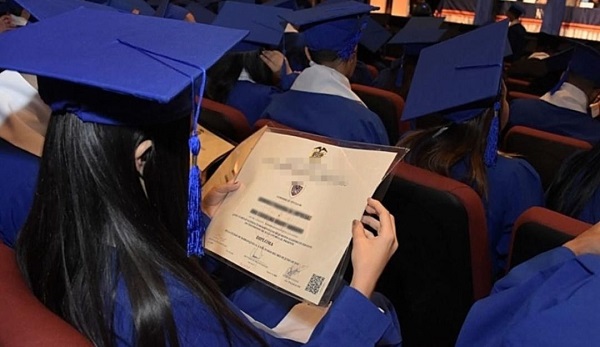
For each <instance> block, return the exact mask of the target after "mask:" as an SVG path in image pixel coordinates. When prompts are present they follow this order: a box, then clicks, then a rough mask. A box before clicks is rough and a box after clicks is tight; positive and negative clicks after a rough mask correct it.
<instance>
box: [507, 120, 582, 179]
mask: <svg viewBox="0 0 600 347" xmlns="http://www.w3.org/2000/svg"><path fill="white" fill-rule="evenodd" d="M591 148H592V145H591V144H590V143H589V142H585V141H582V140H579V139H575V138H572V137H567V136H562V135H557V134H552V133H549V132H546V131H541V130H537V129H533V128H529V127H524V126H515V127H512V128H510V130H509V131H508V132H507V133H506V135H505V137H504V141H503V145H502V150H503V151H505V152H507V153H513V154H517V155H521V156H523V158H524V159H525V160H527V161H528V162H529V164H531V166H533V167H534V168H535V170H536V171H537V172H538V174H539V175H540V179H541V180H542V186H543V187H544V189H547V188H548V187H549V186H550V183H551V182H552V180H553V179H554V176H555V175H556V173H557V172H558V170H559V169H560V166H561V165H562V163H563V162H564V161H565V159H567V158H568V157H569V156H570V155H572V154H573V153H575V152H576V151H579V150H589V149H591Z"/></svg>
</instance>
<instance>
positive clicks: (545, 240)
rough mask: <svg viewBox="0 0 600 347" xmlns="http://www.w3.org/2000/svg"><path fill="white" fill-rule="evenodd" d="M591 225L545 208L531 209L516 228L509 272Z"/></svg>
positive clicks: (518, 220) (510, 254) (517, 223)
mask: <svg viewBox="0 0 600 347" xmlns="http://www.w3.org/2000/svg"><path fill="white" fill-rule="evenodd" d="M591 226H592V225H591V224H588V223H585V222H582V221H580V220H577V219H574V218H571V217H568V216H565V215H563V214H560V213H558V212H555V211H551V210H549V209H546V208H543V207H531V208H529V209H527V210H526V211H525V212H523V214H521V216H520V217H519V218H518V219H517V221H516V222H515V224H514V226H513V237H512V245H511V249H510V253H509V269H510V268H512V267H515V266H517V265H519V264H521V263H522V262H524V261H527V260H528V259H531V258H533V257H535V256H536V255H538V254H540V253H543V252H546V251H548V250H550V249H552V248H555V247H559V246H561V245H562V244H563V243H565V242H567V241H569V240H571V239H572V238H574V237H575V236H577V235H579V234H581V233H582V232H584V231H585V230H587V229H589V228H590V227H591Z"/></svg>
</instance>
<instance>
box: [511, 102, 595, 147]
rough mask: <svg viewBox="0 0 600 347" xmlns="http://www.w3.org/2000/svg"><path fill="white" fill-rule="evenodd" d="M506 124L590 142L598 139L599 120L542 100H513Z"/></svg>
mask: <svg viewBox="0 0 600 347" xmlns="http://www.w3.org/2000/svg"><path fill="white" fill-rule="evenodd" d="M508 124H509V126H513V125H523V126H527V127H531V128H534V129H539V130H543V131H547V132H550V133H554V134H559V135H563V136H570V137H573V138H576V139H580V140H583V141H588V142H590V143H596V142H598V141H599V140H600V121H598V120H596V119H594V118H592V117H590V116H589V115H587V114H585V113H582V112H577V111H573V110H570V109H566V108H562V107H558V106H554V105H552V104H549V103H547V102H545V101H543V100H533V99H515V100H513V101H512V102H511V104H510V117H509V120H508Z"/></svg>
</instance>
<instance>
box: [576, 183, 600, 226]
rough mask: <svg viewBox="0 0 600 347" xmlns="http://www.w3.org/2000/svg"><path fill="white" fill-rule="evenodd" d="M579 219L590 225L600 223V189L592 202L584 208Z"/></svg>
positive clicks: (595, 192)
mask: <svg viewBox="0 0 600 347" xmlns="http://www.w3.org/2000/svg"><path fill="white" fill-rule="evenodd" d="M577 219H579V220H581V221H584V222H586V223H590V224H596V223H598V222H600V189H596V191H594V194H593V195H592V196H591V197H590V200H589V201H588V202H587V203H586V204H585V206H583V210H581V212H580V213H579V216H577Z"/></svg>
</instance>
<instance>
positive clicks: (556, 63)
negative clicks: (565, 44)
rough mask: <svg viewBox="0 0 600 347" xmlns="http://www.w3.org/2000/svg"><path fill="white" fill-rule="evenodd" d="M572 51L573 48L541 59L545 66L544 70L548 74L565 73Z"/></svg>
mask: <svg viewBox="0 0 600 347" xmlns="http://www.w3.org/2000/svg"><path fill="white" fill-rule="evenodd" d="M573 51H574V49H573V48H568V49H565V50H563V51H562V52H558V53H556V54H553V55H551V56H549V57H548V58H546V59H543V60H542V61H543V62H544V64H545V66H546V70H547V71H548V72H556V71H565V70H566V69H567V66H569V62H570V61H571V57H572V56H573Z"/></svg>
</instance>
